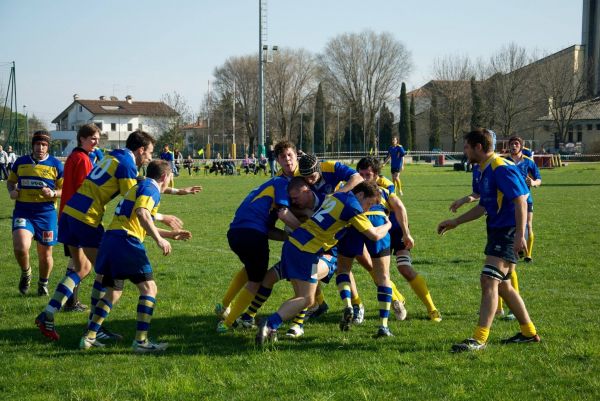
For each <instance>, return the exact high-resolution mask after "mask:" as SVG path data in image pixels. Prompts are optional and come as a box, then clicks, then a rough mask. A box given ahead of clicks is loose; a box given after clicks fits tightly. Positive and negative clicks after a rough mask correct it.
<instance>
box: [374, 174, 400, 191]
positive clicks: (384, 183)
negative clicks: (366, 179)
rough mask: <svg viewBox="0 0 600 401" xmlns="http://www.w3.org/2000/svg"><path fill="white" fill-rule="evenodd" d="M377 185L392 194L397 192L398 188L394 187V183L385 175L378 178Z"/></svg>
mask: <svg viewBox="0 0 600 401" xmlns="http://www.w3.org/2000/svg"><path fill="white" fill-rule="evenodd" d="M375 184H377V186H378V187H380V188H385V189H387V190H388V192H389V193H390V194H393V193H395V192H396V187H395V186H394V183H393V182H392V181H391V180H390V179H389V178H387V177H384V176H383V175H380V176H377V180H376V181H375Z"/></svg>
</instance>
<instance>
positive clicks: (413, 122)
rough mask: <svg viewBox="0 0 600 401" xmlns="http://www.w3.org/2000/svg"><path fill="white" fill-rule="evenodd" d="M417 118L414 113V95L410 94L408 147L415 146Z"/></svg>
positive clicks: (412, 147) (413, 147)
mask: <svg viewBox="0 0 600 401" xmlns="http://www.w3.org/2000/svg"><path fill="white" fill-rule="evenodd" d="M416 135H417V119H416V115H415V95H411V96H410V145H411V146H410V149H413V150H414V149H415V148H416V146H417V138H416Z"/></svg>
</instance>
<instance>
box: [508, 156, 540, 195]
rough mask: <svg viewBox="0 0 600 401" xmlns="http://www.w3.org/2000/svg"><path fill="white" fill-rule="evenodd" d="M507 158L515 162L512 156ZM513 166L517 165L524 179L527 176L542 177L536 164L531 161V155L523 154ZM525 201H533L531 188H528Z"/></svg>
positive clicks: (537, 178)
mask: <svg viewBox="0 0 600 401" xmlns="http://www.w3.org/2000/svg"><path fill="white" fill-rule="evenodd" d="M508 160H510V161H512V162H513V163H515V161H514V160H513V159H512V157H508ZM515 166H517V168H518V169H519V171H520V172H521V174H522V175H523V179H526V178H527V176H530V177H531V178H533V179H534V180H539V179H541V178H542V176H541V175H540V169H539V168H538V166H537V165H536V164H535V162H534V161H533V159H532V158H531V157H528V156H525V155H523V158H522V159H521V161H520V162H519V163H515ZM527 203H529V204H532V203H533V197H532V196H531V189H530V190H529V196H528V197H527Z"/></svg>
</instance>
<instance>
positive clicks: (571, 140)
mask: <svg viewBox="0 0 600 401" xmlns="http://www.w3.org/2000/svg"><path fill="white" fill-rule="evenodd" d="M569 142H573V132H572V131H571V132H569Z"/></svg>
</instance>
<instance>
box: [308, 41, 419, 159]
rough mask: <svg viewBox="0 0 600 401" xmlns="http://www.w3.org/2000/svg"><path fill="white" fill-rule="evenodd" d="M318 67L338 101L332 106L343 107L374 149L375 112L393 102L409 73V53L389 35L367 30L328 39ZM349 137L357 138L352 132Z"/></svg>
mask: <svg viewBox="0 0 600 401" xmlns="http://www.w3.org/2000/svg"><path fill="white" fill-rule="evenodd" d="M319 63H320V66H321V74H322V76H323V79H324V80H325V81H326V82H327V83H328V86H329V87H330V88H331V89H332V92H333V93H334V95H335V96H336V97H337V98H336V99H334V100H335V103H336V104H344V103H345V104H346V105H347V107H348V108H349V109H351V110H352V120H353V121H355V122H356V123H357V125H358V126H360V127H361V130H363V131H364V132H365V133H368V135H369V139H368V141H369V143H371V144H373V145H374V144H375V119H376V115H377V112H378V111H379V109H380V107H381V106H382V105H383V103H384V102H385V101H386V100H388V101H389V100H392V99H393V98H394V96H395V94H396V93H398V92H397V91H398V86H399V84H400V82H401V80H402V78H403V77H405V76H407V75H408V73H409V72H410V68H411V61H410V53H409V52H408V51H407V50H406V48H405V47H404V45H403V44H402V43H401V42H399V41H397V40H396V39H394V37H393V36H392V35H391V34H389V33H381V34H376V33H375V32H373V31H369V30H367V31H363V32H361V33H358V34H356V33H351V34H342V35H338V36H336V37H335V38H333V39H331V40H330V41H329V42H328V43H327V44H326V45H325V49H324V50H323V53H322V54H321V55H320V56H319ZM353 126H354V125H353ZM352 137H353V139H354V138H356V137H357V136H355V131H354V128H353V130H352ZM360 138H361V139H362V136H361V137H360ZM365 147H366V146H365Z"/></svg>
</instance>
